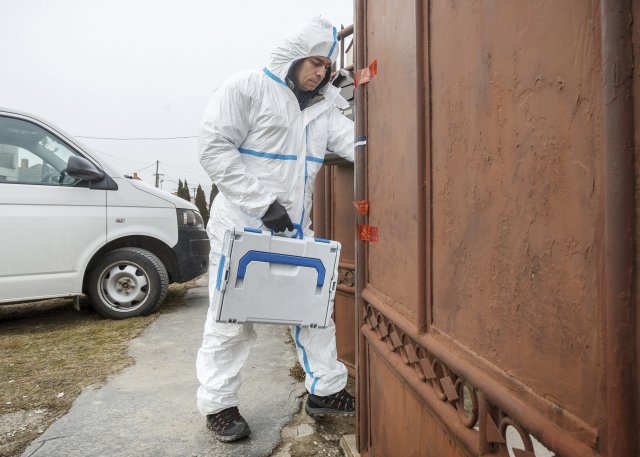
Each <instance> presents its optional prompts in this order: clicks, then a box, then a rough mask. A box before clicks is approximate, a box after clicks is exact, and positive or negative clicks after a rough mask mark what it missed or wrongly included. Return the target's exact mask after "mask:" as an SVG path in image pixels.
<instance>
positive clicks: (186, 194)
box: [182, 179, 191, 202]
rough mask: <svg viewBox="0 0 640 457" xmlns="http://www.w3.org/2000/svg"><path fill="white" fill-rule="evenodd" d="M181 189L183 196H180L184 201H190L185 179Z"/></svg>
mask: <svg viewBox="0 0 640 457" xmlns="http://www.w3.org/2000/svg"><path fill="white" fill-rule="evenodd" d="M182 189H183V192H184V194H183V196H182V198H184V199H185V200H186V201H188V202H190V201H191V192H189V183H188V182H187V180H186V179H185V180H184V187H183V188H182Z"/></svg>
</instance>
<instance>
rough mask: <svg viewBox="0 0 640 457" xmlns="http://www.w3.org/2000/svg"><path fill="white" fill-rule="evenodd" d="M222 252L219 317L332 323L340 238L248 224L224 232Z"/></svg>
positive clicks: (314, 324)
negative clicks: (299, 235) (279, 231)
mask: <svg viewBox="0 0 640 457" xmlns="http://www.w3.org/2000/svg"><path fill="white" fill-rule="evenodd" d="M222 254H223V255H222V257H221V258H220V262H219V264H218V271H217V277H216V290H215V293H214V306H215V308H214V309H216V310H217V314H216V322H229V323H244V322H253V323H261V324H293V325H301V326H306V327H318V328H322V327H326V326H327V322H328V320H329V318H330V317H331V315H330V312H331V310H332V309H333V301H334V299H335V293H336V284H337V282H338V262H339V260H340V243H338V242H337V241H330V240H323V239H320V238H308V239H294V238H286V237H283V236H275V235H272V234H271V233H270V232H267V231H262V230H259V229H244V231H227V232H226V233H225V237H224V243H223V247H222Z"/></svg>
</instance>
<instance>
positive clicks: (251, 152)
mask: <svg viewBox="0 0 640 457" xmlns="http://www.w3.org/2000/svg"><path fill="white" fill-rule="evenodd" d="M238 152H240V154H247V155H251V156H255V157H264V158H266V159H278V160H298V156H295V155H293V154H273V153H271V152H262V151H254V150H253V149H246V148H238Z"/></svg>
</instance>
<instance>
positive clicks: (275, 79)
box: [262, 67, 289, 89]
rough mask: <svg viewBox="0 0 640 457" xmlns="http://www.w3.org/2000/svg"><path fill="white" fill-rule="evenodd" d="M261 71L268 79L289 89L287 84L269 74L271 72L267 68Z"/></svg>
mask: <svg viewBox="0 0 640 457" xmlns="http://www.w3.org/2000/svg"><path fill="white" fill-rule="evenodd" d="M262 71H263V72H264V74H265V75H267V76H268V77H269V78H271V79H273V80H274V81H275V82H277V83H279V84H282V85H283V86H284V87H286V88H287V89H288V88H289V86H287V83H286V82H284V81H283V80H281V79H280V78H278V77H277V76H276V75H274V74H273V73H271V71H270V70H269V69H268V68H267V67H264V68H263V69H262Z"/></svg>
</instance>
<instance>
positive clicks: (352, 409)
mask: <svg viewBox="0 0 640 457" xmlns="http://www.w3.org/2000/svg"><path fill="white" fill-rule="evenodd" d="M304 410H305V411H306V412H307V414H308V415H309V416H326V415H330V416H355V415H356V399H355V398H353V397H352V396H351V395H349V394H348V393H347V391H346V390H344V389H342V390H341V391H340V392H336V393H335V394H331V395H327V396H325V397H320V396H318V395H313V394H309V398H307V404H306V405H305V406H304Z"/></svg>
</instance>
